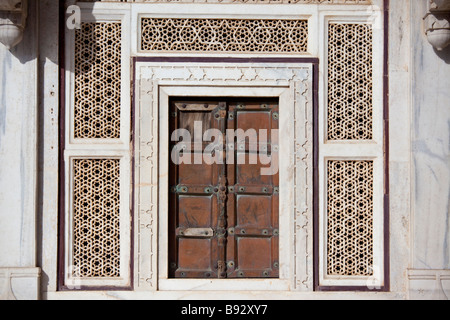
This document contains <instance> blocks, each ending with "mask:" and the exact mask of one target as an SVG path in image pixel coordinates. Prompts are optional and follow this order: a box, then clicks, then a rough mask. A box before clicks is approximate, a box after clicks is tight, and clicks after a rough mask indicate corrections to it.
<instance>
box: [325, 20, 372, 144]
mask: <svg viewBox="0 0 450 320" xmlns="http://www.w3.org/2000/svg"><path fill="white" fill-rule="evenodd" d="M372 85H373V72H372V27H371V26H370V25H367V24H347V23H331V24H329V29H328V139H329V140H371V139H372V138H373V132H372V131H373V130H372V126H373V125H372V121H373V119H372V115H373V97H372V96H373V90H372Z"/></svg>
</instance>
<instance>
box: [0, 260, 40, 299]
mask: <svg viewBox="0 0 450 320" xmlns="http://www.w3.org/2000/svg"><path fill="white" fill-rule="evenodd" d="M40 278H41V269H40V268H20V267H17V268H0V300H38V299H39V291H40V288H39V286H40Z"/></svg>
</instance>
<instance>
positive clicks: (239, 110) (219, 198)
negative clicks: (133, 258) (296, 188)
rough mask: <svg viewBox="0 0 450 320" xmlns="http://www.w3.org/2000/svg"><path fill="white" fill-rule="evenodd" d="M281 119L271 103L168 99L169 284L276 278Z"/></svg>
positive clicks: (269, 101)
mask: <svg viewBox="0 0 450 320" xmlns="http://www.w3.org/2000/svg"><path fill="white" fill-rule="evenodd" d="M278 120H279V109H278V101H277V100H275V99H259V100H257V99H240V100H239V101H238V100H236V99H231V98H230V99H220V100H202V99H196V100H195V101H194V100H189V101H186V100H181V99H180V100H177V99H175V100H172V101H171V103H170V136H171V138H172V139H171V140H174V141H171V143H170V154H171V160H170V174H169V185H170V190H169V194H170V196H169V230H168V233H169V276H170V277H171V278H201V279H204V278H220V279H224V278H278V276H279V258H278V257H279V212H278V211H279V174H278V169H277V167H276V165H277V164H278V157H279V155H278V136H277V134H275V132H277V131H278V125H279V121H278ZM254 133H256V135H257V139H255V136H254ZM269 168H272V169H271V170H268V169H269ZM263 169H266V170H267V171H268V172H267V171H266V172H265V173H264V174H263V171H262V170H263Z"/></svg>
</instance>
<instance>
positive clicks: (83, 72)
mask: <svg viewBox="0 0 450 320" xmlns="http://www.w3.org/2000/svg"><path fill="white" fill-rule="evenodd" d="M120 102H121V24H120V23H106V22H101V23H83V24H82V25H81V29H79V30H76V32H75V106H74V108H75V109H74V137H75V138H91V139H107V138H116V139H117V138H120V109H121V108H120Z"/></svg>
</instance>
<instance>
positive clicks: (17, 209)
mask: <svg viewBox="0 0 450 320" xmlns="http://www.w3.org/2000/svg"><path fill="white" fill-rule="evenodd" d="M29 9H30V12H33V10H36V6H35V2H34V1H31V3H30V8H29ZM36 26H37V20H36V15H34V14H30V15H29V18H28V26H27V28H26V32H25V34H24V39H23V41H22V43H20V44H19V45H18V46H17V47H15V48H13V49H11V51H8V50H7V49H6V48H5V47H4V46H2V45H0V298H14V297H17V298H22V299H28V298H29V299H33V298H37V296H38V284H37V281H36V279H37V278H38V277H39V269H37V268H35V267H36V178H37V175H36V163H37V162H36V161H37V148H36V147H37V142H38V141H37V135H36V128H37V125H36V123H37V109H38V98H37V87H36V85H37V59H36V58H37V39H38V38H37V34H36V30H37V29H36Z"/></svg>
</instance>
